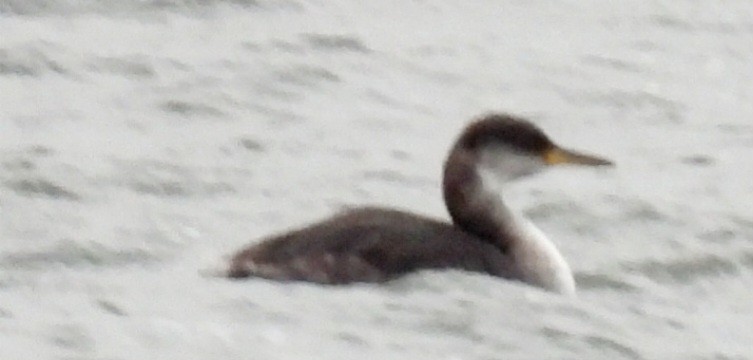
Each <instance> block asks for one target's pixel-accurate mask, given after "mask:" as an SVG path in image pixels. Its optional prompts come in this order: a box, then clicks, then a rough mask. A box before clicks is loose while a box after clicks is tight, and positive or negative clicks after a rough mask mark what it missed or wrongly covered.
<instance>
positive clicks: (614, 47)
mask: <svg viewBox="0 0 753 360" xmlns="http://www.w3.org/2000/svg"><path fill="white" fill-rule="evenodd" d="M0 14H1V15H0V34H2V35H1V36H0V94H2V96H0V139H1V140H2V141H0V239H1V241H0V269H1V271H0V357H2V358H3V359H210V358H218V357H222V358H226V359H353V358H354V357H358V358H365V359H385V358H390V359H447V360H451V359H452V360H454V359H463V360H465V359H468V360H475V359H500V358H503V359H541V358H556V359H604V358H610V359H659V358H661V359H751V358H753V350H751V346H750V343H751V341H753V331H752V330H750V324H751V323H753V301H751V300H753V295H751V292H750V288H749V284H750V283H751V281H753V247H752V246H751V241H753V208H751V207H750V204H751V201H752V200H753V199H752V198H751V194H752V193H753V191H752V190H753V185H752V184H753V183H751V182H750V179H751V177H752V176H753V166H752V165H751V162H750V161H749V160H748V159H750V158H751V155H753V150H752V149H753V147H752V146H753V123H751V118H752V117H753V86H752V85H751V84H753V4H751V3H749V2H747V1H743V0H739V1H724V2H695V1H675V2H634V3H628V2H625V3H622V4H611V3H607V2H601V1H558V2H538V1H502V2H500V1H480V2H472V3H467V2H464V3H455V2H451V1H434V2H418V1H416V2H404V1H381V2H353V1H308V2H307V1H230V0H227V1H220V0H217V1H129V2H124V1H72V0H71V1H45V0H32V1H9V0H4V1H0ZM491 110H502V111H509V112H513V113H516V114H522V115H525V116H528V117H530V118H532V119H533V120H534V121H535V122H536V123H538V124H539V125H540V126H541V127H543V128H544V129H545V130H546V131H547V133H549V134H550V135H551V136H552V137H553V138H554V139H555V140H557V141H558V142H559V143H561V144H563V145H569V146H572V147H575V148H579V149H582V150H587V151H590V152H595V153H599V154H603V155H605V156H607V157H609V158H611V159H613V160H614V161H615V162H616V163H617V165H618V166H617V167H616V168H614V169H612V170H605V171H603V170H596V171H593V170H589V169H585V170H584V169H558V170H556V171H554V170H553V171H551V172H549V173H547V174H544V175H542V176H539V177H537V178H535V179H531V180H530V181H526V182H521V183H519V184H515V185H514V186H513V187H511V188H510V189H509V190H508V193H507V194H506V198H507V199H508V200H509V201H510V202H511V203H512V204H514V205H515V206H516V207H517V208H519V209H521V210H522V211H524V212H525V213H526V214H527V215H528V216H529V217H530V218H531V219H532V220H533V221H534V222H535V223H536V224H537V225H538V226H540V227H541V228H542V229H543V230H544V231H545V232H546V233H547V234H549V236H550V237H551V238H552V239H553V240H554V241H555V242H556V243H557V244H558V246H559V247H560V249H561V251H562V252H563V254H564V256H565V257H566V258H567V259H568V261H569V262H570V264H571V267H572V268H573V269H574V271H575V273H576V279H577V282H578V287H579V298H578V299H577V300H567V299H563V298H561V297H558V296H556V295H552V294H548V293H544V292H541V291H538V290H536V289H533V288H529V287H526V286H523V285H519V284H514V283H508V282H504V281H500V280H497V279H493V278H488V277H485V276H483V275H475V274H466V273H461V272H453V271H450V272H428V273H421V274H417V275H414V276H410V277H407V278H405V279H402V280H399V281H396V282H394V283H391V284H388V285H385V286H374V285H357V286H352V287H344V288H331V287H321V286H314V285H309V284H284V285H283V284H276V283H272V282H267V281H263V280H256V281H246V282H240V283H238V282H228V281H225V280H222V279H214V278H207V277H204V276H202V275H201V274H200V270H201V269H205V268H207V267H211V266H213V265H214V264H216V263H217V262H218V261H221V260H222V258H223V257H224V256H226V255H227V254H229V253H231V252H232V251H233V250H235V249H236V248H238V247H240V246H242V245H245V244H247V243H249V242H251V241H254V239H257V238H259V237H260V236H263V235H266V234H269V233H272V232H275V231H279V230H282V229H286V228H288V227H290V226H293V225H298V224H302V223H305V222H308V221H313V220H316V219H318V218H321V217H324V216H326V215H328V214H330V213H332V212H334V211H337V210H338V209H341V208H343V207H346V206H353V205H358V204H381V205H389V206H394V207H399V208H403V209H408V210H411V211H415V212H420V213H423V214H428V215H431V216H436V217H442V218H445V217H446V215H445V211H444V209H443V205H442V202H441V197H440V191H439V174H440V168H441V162H442V161H443V157H444V155H445V152H446V150H447V148H448V146H449V145H450V143H451V142H452V141H453V139H454V136H455V135H456V133H457V131H458V130H459V129H461V128H462V127H463V125H464V124H465V123H466V121H468V119H470V118H472V117H473V116H477V115H478V114H481V113H484V112H487V111H491Z"/></svg>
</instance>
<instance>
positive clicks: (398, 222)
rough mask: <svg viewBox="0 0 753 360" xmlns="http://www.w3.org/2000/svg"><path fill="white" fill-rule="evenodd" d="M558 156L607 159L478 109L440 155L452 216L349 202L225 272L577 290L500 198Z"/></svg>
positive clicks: (550, 249) (545, 244)
mask: <svg viewBox="0 0 753 360" xmlns="http://www.w3.org/2000/svg"><path fill="white" fill-rule="evenodd" d="M564 164H573V165H585V166H608V165H613V163H612V162H611V161H610V160H607V159H605V158H602V157H599V156H595V155H590V154H586V153H583V152H579V151H575V150H570V149H567V148H564V147H561V146H559V145H557V144H555V142H553V141H552V140H551V139H550V138H549V137H548V136H547V135H546V134H545V133H544V132H543V131H542V130H541V129H540V128H539V127H538V126H536V125H534V124H533V123H532V122H531V121H529V120H527V119H525V118H523V117H520V116H516V115H511V114H507V113H489V114H485V115H482V116H479V117H477V118H476V119H474V120H472V121H471V122H470V123H469V124H468V125H467V126H466V127H465V128H464V130H463V131H462V133H461V134H460V135H459V137H458V138H457V140H456V141H455V143H454V145H453V146H452V148H451V149H450V151H449V155H448V156H447V159H446V161H445V163H444V167H443V179H442V190H443V197H444V202H445V205H446V207H447V210H448V212H449V215H450V219H451V222H448V221H443V220H440V219H435V218H432V217H428V216H424V215H420V214H414V213H411V212H407V211H404V210H400V209H393V208H387V207H373V206H367V207H360V208H353V209H349V210H346V211H343V212H341V213H338V214H335V215H333V216H331V217H329V218H327V219H324V220H321V221H319V222H316V223H313V224H309V225H305V226H300V227H297V228H295V229H294V230H292V231H288V232H285V233H280V234H276V235H271V236H268V237H266V238H263V239H261V240H260V241H256V242H254V243H252V244H251V245H248V246H246V247H244V248H241V249H240V250H238V251H237V252H235V253H234V254H232V255H231V257H230V261H229V264H228V265H227V266H226V267H225V268H224V269H223V275H225V276H226V277H228V278H231V279H242V278H248V277H257V278H265V279H269V280H277V281H306V282H313V283H319V284H329V285H343V284H351V283H383V282H387V281H390V280H393V279H396V278H399V277H401V276H403V275H406V274H409V273H413V272H417V271H420V270H427V269H434V270H438V269H458V270H465V271H470V272H478V273H484V274H488V275H491V276H495V277H499V278H502V279H506V280H511V281H519V282H523V283H526V284H529V285H532V286H534V287H538V288H542V289H544V290H548V291H551V292H555V293H560V294H564V295H572V296H574V295H575V292H576V289H575V280H574V277H573V274H572V271H571V270H570V267H569V265H568V264H567V262H566V261H565V259H564V257H563V256H562V255H561V253H560V252H559V251H558V250H557V247H556V246H555V245H554V243H552V242H551V241H550V240H549V239H548V238H547V236H546V235H545V234H544V233H543V232H542V231H540V230H539V229H538V228H537V227H536V226H534V225H533V223H532V222H530V221H529V220H528V219H526V218H525V217H524V216H523V215H522V214H520V213H518V212H516V211H514V210H512V209H511V208H510V207H508V206H507V205H506V203H505V202H504V199H503V196H502V195H503V194H502V189H503V187H504V185H506V184H507V183H509V182H511V181H514V180H517V179H520V178H524V177H527V176H530V175H533V174H535V173H538V172H540V171H542V170H543V169H545V168H549V167H552V166H555V165H564Z"/></svg>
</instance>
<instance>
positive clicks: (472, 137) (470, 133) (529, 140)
mask: <svg viewBox="0 0 753 360" xmlns="http://www.w3.org/2000/svg"><path fill="white" fill-rule="evenodd" d="M458 145H460V146H462V147H465V148H467V149H469V150H478V149H480V148H483V147H487V146H494V145H496V146H499V145H503V146H507V147H509V148H511V149H513V150H517V151H520V152H522V153H531V154H542V153H544V152H545V151H546V150H548V149H550V148H551V147H553V146H554V144H553V143H552V141H551V140H549V138H548V137H547V136H546V135H545V134H544V132H543V131H541V129H539V128H538V127H537V126H536V125H534V124H532V123H531V122H529V121H528V120H525V119H523V118H519V117H515V116H513V115H507V114H489V115H485V116H483V117H481V118H480V119H478V120H476V121H474V122H473V123H471V124H470V125H468V126H467V127H466V129H465V131H463V133H462V134H461V135H460V139H458Z"/></svg>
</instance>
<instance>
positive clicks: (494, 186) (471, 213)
mask: <svg viewBox="0 0 753 360" xmlns="http://www.w3.org/2000/svg"><path fill="white" fill-rule="evenodd" d="M503 180H504V179H500V177H499V173H498V172H495V171H492V170H491V169H486V168H483V167H481V166H479V165H478V164H477V163H476V162H475V159H474V157H473V154H472V153H469V152H464V151H453V152H452V153H451V155H450V157H449V158H448V160H447V163H446V164H445V173H444V183H443V187H444V198H445V203H446V205H447V209H448V211H449V213H450V216H451V217H452V220H453V222H454V223H455V225H457V226H458V227H460V228H461V229H463V230H464V231H466V232H469V233H471V234H473V235H476V236H477V237H479V238H480V239H482V240H484V241H487V242H490V243H491V244H493V245H495V246H496V247H497V248H499V249H500V251H502V252H503V253H505V254H506V255H508V256H509V257H510V259H511V263H512V265H513V266H514V268H515V271H516V272H517V275H518V276H519V277H520V278H521V279H522V280H524V281H525V282H527V283H531V284H536V285H538V286H541V287H543V288H545V289H548V290H551V291H555V292H559V293H564V294H569V295H573V294H575V281H574V279H573V275H572V272H571V271H570V267H569V266H568V265H567V262H565V260H564V258H563V257H562V255H561V254H560V252H559V251H558V250H557V248H556V247H555V245H554V244H553V243H552V242H551V241H550V240H549V239H548V238H547V237H546V236H545V235H544V234H543V233H542V232H541V231H539V229H538V228H536V227H535V226H534V225H533V224H532V223H531V222H530V221H528V220H527V219H525V218H524V217H523V216H521V215H519V214H517V213H515V212H514V211H513V210H511V209H510V208H509V207H508V206H507V205H506V204H505V203H504V201H503V198H502V192H501V190H502V189H501V186H502V184H503Z"/></svg>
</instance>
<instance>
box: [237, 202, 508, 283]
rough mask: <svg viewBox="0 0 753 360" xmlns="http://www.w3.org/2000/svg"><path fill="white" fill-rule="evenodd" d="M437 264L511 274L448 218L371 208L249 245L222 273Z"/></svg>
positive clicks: (356, 277) (332, 279)
mask: <svg viewBox="0 0 753 360" xmlns="http://www.w3.org/2000/svg"><path fill="white" fill-rule="evenodd" d="M437 268H455V269H463V270H468V271H476V272H483V273H488V274H491V275H495V276H501V277H505V278H513V277H514V273H513V271H512V270H513V269H512V267H511V263H510V260H509V259H508V258H507V256H505V254H503V253H502V251H501V250H500V249H499V248H497V247H495V246H493V245H492V244H491V243H488V242H485V241H483V240H481V239H479V238H478V237H476V236H474V235H471V234H469V233H466V232H465V231H463V230H461V229H460V228H458V227H456V226H453V225H451V224H447V223H443V222H440V221H437V220H433V219H429V218H426V217H422V216H417V215H414V214H410V213H406V212H402V211H397V210H391V209H379V208H362V209H357V210H350V211H348V212H346V213H343V214H340V215H337V216H334V217H332V218H329V219H327V220H324V221H322V222H319V223H316V224H313V225H310V226H307V227H304V228H302V229H299V230H296V231H293V232H290V233H286V234H282V235H278V236H275V237H272V238H268V239H266V240H263V241H262V242H260V243H258V244H254V245H251V246H250V247H248V248H246V249H245V250H243V251H241V252H240V253H238V254H237V255H235V257H234V258H233V259H232V261H231V268H230V272H229V275H230V276H231V277H236V278H239V277H248V276H257V277H264V278H271V279H276V280H301V281H312V282H318V283H330V284H342V283H349V282H381V281H386V280H390V279H392V278H395V277H398V276H400V275H403V274H405V273H408V272H411V271H415V270H420V269H437Z"/></svg>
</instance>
